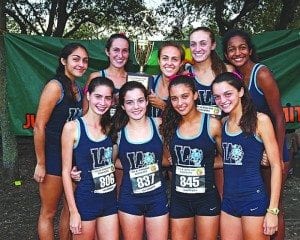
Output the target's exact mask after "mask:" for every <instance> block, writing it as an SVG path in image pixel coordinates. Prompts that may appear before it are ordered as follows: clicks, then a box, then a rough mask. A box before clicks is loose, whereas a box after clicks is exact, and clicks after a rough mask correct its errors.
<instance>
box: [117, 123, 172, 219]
mask: <svg viewBox="0 0 300 240" xmlns="http://www.w3.org/2000/svg"><path fill="white" fill-rule="evenodd" d="M148 124H150V126H151V137H150V138H149V139H145V141H143V142H133V141H129V139H128V136H127V129H126V127H124V128H122V129H121V131H120V133H119V134H120V137H119V140H118V141H119V158H120V160H121V163H122V166H123V178H122V184H121V187H120V193H119V210H121V211H123V212H126V213H129V214H133V215H144V216H146V217H155V216H161V215H164V214H166V213H167V212H168V203H167V195H166V187H165V182H164V178H163V177H162V172H161V167H162V154H163V147H162V141H161V138H160V136H159V134H158V129H157V126H156V123H155V119H153V118H148Z"/></svg>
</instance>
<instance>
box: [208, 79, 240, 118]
mask: <svg viewBox="0 0 300 240" xmlns="http://www.w3.org/2000/svg"><path fill="white" fill-rule="evenodd" d="M212 90H213V95H214V98H215V102H216V104H217V105H218V107H219V108H221V110H222V111H223V112H225V113H230V112H232V111H233V110H234V109H235V108H236V107H237V106H239V105H241V97H242V96H243V95H244V89H243V88H241V90H240V91H238V90H237V89H236V88H235V87H233V86H232V85H230V84H229V83H228V82H226V81H224V82H220V83H214V84H213V86H212Z"/></svg>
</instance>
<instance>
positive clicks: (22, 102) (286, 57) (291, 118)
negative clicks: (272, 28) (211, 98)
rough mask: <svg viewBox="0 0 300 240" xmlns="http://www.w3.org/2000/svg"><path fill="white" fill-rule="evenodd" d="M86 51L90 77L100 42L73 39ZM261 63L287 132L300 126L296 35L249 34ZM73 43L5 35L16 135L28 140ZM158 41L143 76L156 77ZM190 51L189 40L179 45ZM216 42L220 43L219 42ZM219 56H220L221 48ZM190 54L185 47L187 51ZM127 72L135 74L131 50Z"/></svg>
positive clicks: (100, 54) (98, 63) (97, 65)
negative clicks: (271, 78) (276, 92)
mask: <svg viewBox="0 0 300 240" xmlns="http://www.w3.org/2000/svg"><path fill="white" fill-rule="evenodd" d="M76 41H77V42H80V43H82V44H83V45H84V46H86V48H87V49H88V51H89V55H90V61H89V69H88V71H87V73H86V74H85V76H84V77H83V78H81V79H80V80H79V82H80V84H81V85H83V84H84V82H85V80H86V78H87V76H88V74H89V73H91V72H92V71H96V70H99V69H102V68H105V67H106V66H107V57H106V55H105V53H104V48H105V41H104V40H76ZM253 41H254V43H255V45H256V49H257V53H258V55H259V57H260V59H261V62H262V63H264V64H266V65H267V66H268V67H270V69H271V70H272V71H273V73H274V75H275V77H276V80H277V82H278V85H279V89H280V92H281V96H282V106H283V109H284V112H285V117H286V122H287V128H298V127H299V126H300V125H299V123H300V31H299V30H284V31H276V32H266V33H263V34H259V35H255V36H253ZM69 42H74V40H71V39H62V38H53V37H42V36H28V35H20V34H5V37H4V43H5V49H6V64H7V68H6V74H7V95H8V97H7V101H8V109H9V115H10V116H9V117H10V120H11V122H12V127H13V131H14V133H15V134H16V135H23V136H31V135H32V130H33V125H34V120H35V114H36V110H37V105H38V101H39V97H40V94H41V91H42V89H43V86H44V85H45V83H46V82H47V81H48V80H49V79H51V77H52V76H53V75H54V73H55V70H56V66H57V63H58V55H59V52H60V50H61V49H62V47H63V46H64V45H65V44H67V43H69ZM161 43H162V42H159V41H156V42H155V43H154V49H153V52H152V54H151V56H150V59H149V62H148V65H147V66H146V72H148V73H150V74H156V73H158V71H159V69H158V66H157V49H158V47H159V46H160V44H161ZM181 43H182V44H184V46H185V48H188V42H187V41H183V42H181ZM218 43H219V39H218ZM218 46H219V47H218V49H217V52H218V53H219V54H220V55H221V49H220V44H218ZM186 51H188V49H186ZM128 70H129V71H138V66H137V64H136V62H135V60H134V56H133V51H132V50H131V56H130V63H129V69H128Z"/></svg>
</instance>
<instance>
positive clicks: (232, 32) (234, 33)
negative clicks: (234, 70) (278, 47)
mask: <svg viewBox="0 0 300 240" xmlns="http://www.w3.org/2000/svg"><path fill="white" fill-rule="evenodd" d="M236 36H238V37H241V38H243V39H244V40H245V42H246V44H247V46H248V48H249V50H251V51H252V53H251V55H250V59H251V61H252V62H254V63H257V62H258V61H259V59H258V56H257V54H256V49H255V45H254V44H253V42H252V40H251V37H250V35H249V33H247V32H245V31H243V30H241V29H230V30H228V31H227V32H226V33H225V34H224V36H223V38H222V48H223V55H224V62H226V63H229V61H228V60H227V58H226V54H227V48H228V42H229V41H230V39H231V38H233V37H236Z"/></svg>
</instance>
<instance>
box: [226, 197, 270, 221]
mask: <svg viewBox="0 0 300 240" xmlns="http://www.w3.org/2000/svg"><path fill="white" fill-rule="evenodd" d="M268 205H269V199H268V197H267V196H265V197H262V198H260V199H253V200H252V199H250V200H249V199H248V198H236V199H234V198H226V197H224V198H223V200H222V205H221V209H222V211H224V212H226V213H227V214H229V215H232V216H235V217H242V216H256V217H259V216H264V215H265V214H266V211H267V208H268Z"/></svg>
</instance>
